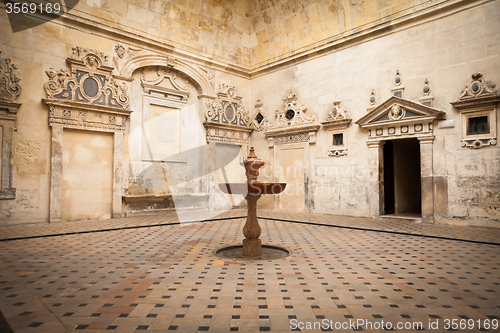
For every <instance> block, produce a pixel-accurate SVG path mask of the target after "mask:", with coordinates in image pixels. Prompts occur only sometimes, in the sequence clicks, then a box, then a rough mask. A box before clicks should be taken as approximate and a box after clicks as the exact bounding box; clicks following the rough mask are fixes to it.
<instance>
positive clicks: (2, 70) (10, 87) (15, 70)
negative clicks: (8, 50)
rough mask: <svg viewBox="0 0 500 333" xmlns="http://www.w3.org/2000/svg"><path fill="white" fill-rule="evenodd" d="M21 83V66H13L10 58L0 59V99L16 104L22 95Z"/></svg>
mask: <svg viewBox="0 0 500 333" xmlns="http://www.w3.org/2000/svg"><path fill="white" fill-rule="evenodd" d="M0 54H1V51H0ZM19 81H21V74H20V72H19V66H18V65H17V64H13V63H12V61H11V59H10V58H0V99H1V100H3V101H6V102H12V103H14V102H16V100H17V97H18V96H19V95H20V94H21V86H20V85H19Z"/></svg>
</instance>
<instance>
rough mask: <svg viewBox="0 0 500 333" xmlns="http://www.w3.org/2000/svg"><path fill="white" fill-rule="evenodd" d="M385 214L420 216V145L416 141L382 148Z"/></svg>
mask: <svg viewBox="0 0 500 333" xmlns="http://www.w3.org/2000/svg"><path fill="white" fill-rule="evenodd" d="M383 163H384V171H383V173H384V214H396V215H406V216H421V214H422V200H421V187H420V183H421V182H420V143H419V141H418V139H416V138H415V139H401V140H391V141H387V142H386V143H385V145H384V156H383Z"/></svg>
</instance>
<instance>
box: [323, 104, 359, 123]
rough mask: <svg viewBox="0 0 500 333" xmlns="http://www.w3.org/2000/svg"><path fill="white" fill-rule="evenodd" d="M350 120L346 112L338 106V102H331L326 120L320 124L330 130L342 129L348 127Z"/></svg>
mask: <svg viewBox="0 0 500 333" xmlns="http://www.w3.org/2000/svg"><path fill="white" fill-rule="evenodd" d="M351 121H352V119H351V117H349V114H348V113H347V111H345V110H344V108H342V107H341V106H340V101H335V102H333V108H332V110H331V111H330V112H328V114H327V116H326V120H325V121H323V122H321V124H322V125H323V127H326V128H331V129H344V128H347V127H348V126H349V124H350V123H351Z"/></svg>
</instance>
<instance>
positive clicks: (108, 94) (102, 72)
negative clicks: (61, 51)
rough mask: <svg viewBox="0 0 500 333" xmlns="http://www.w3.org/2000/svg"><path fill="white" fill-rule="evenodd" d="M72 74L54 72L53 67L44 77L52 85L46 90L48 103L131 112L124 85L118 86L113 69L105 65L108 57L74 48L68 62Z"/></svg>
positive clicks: (46, 85)
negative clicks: (76, 104) (101, 107)
mask: <svg viewBox="0 0 500 333" xmlns="http://www.w3.org/2000/svg"><path fill="white" fill-rule="evenodd" d="M67 62H68V63H69V64H70V67H71V69H70V71H68V70H66V69H64V68H63V69H61V70H59V71H57V72H56V71H55V70H54V69H53V68H52V67H50V68H49V69H48V70H47V71H46V72H45V73H46V74H47V76H48V77H49V81H47V82H45V83H44V85H43V89H44V90H45V93H46V95H47V99H48V100H60V101H67V102H73V103H78V104H81V105H87V106H88V107H100V106H103V107H110V108H116V109H128V107H129V96H128V94H127V86H126V84H125V83H124V82H122V83H121V84H119V83H118V82H117V81H116V79H115V78H114V77H112V76H111V72H112V71H113V67H109V66H107V65H106V62H107V56H106V55H105V54H104V53H102V52H98V51H95V50H93V49H88V48H85V49H82V48H81V47H78V46H75V47H74V48H73V49H72V54H71V57H69V58H68V59H67Z"/></svg>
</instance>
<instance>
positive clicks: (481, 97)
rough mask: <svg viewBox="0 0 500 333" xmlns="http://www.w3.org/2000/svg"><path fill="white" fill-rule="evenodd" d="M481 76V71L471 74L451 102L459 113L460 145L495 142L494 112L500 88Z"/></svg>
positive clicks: (495, 111)
mask: <svg viewBox="0 0 500 333" xmlns="http://www.w3.org/2000/svg"><path fill="white" fill-rule="evenodd" d="M482 76H483V75H482V74H481V73H475V74H473V75H472V79H471V81H470V84H469V85H468V86H466V87H465V88H464V89H463V90H461V91H460V97H459V98H458V99H457V100H456V101H455V102H452V103H451V105H453V107H454V108H456V109H457V110H459V111H460V113H461V123H462V141H461V145H462V147H466V148H473V149H479V148H483V147H488V146H494V145H496V144H497V136H496V128H497V120H496V113H497V107H498V103H499V102H500V90H498V89H495V87H496V85H495V83H493V82H491V81H487V80H484V79H483V78H482ZM478 121H479V122H480V124H479V123H478Z"/></svg>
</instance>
